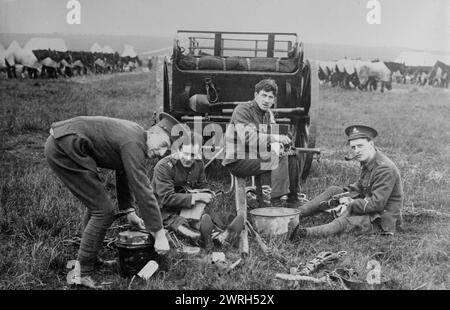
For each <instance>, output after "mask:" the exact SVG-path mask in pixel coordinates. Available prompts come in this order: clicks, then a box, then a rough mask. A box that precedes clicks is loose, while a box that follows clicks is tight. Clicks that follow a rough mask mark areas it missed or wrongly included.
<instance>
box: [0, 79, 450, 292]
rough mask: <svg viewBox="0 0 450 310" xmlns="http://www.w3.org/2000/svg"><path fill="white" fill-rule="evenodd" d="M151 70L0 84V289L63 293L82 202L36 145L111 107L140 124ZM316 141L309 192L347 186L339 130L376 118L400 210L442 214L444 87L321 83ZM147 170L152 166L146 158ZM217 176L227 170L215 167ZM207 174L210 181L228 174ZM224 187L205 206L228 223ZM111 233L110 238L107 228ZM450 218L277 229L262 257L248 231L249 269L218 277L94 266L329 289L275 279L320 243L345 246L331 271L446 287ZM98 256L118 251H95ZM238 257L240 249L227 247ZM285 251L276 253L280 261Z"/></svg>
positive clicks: (149, 108)
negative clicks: (314, 230)
mask: <svg viewBox="0 0 450 310" xmlns="http://www.w3.org/2000/svg"><path fill="white" fill-rule="evenodd" d="M154 84H155V79H154V75H152V74H151V73H133V74H117V75H114V76H112V75H106V76H102V77H89V78H84V79H80V78H78V79H73V80H56V81H47V80H37V81H31V80H23V81H16V80H13V81H8V80H2V81H1V83H0V130H1V134H0V157H1V159H0V165H1V167H0V170H1V174H0V289H65V288H67V284H66V269H65V264H66V262H67V261H68V260H70V259H74V258H75V257H76V251H77V247H76V246H72V245H71V244H68V243H67V242H65V240H66V239H70V238H72V237H75V236H79V235H80V232H79V228H80V218H81V215H82V209H83V206H82V205H81V203H80V202H79V201H78V200H77V199H76V198H74V197H73V195H72V194H71V193H70V192H69V191H68V190H67V189H66V188H65V187H64V186H63V185H62V183H61V182H60V181H59V180H58V179H57V178H56V177H55V175H54V174H53V173H52V172H51V171H50V169H49V168H48V166H47V164H46V162H45V158H44V156H43V144H44V143H45V140H46V138H47V136H48V134H47V133H48V129H49V126H50V124H51V123H52V122H53V121H57V120H62V119H66V118H69V117H73V116H76V115H107V116H113V117H119V118H125V119H130V120H133V121H136V122H138V123H140V124H142V125H143V126H145V127H148V126H149V125H150V124H151V120H152V115H153V113H152V112H153V111H157V110H158V111H159V110H160V109H161V107H159V106H156V104H155V98H156V97H157V94H156V88H155V87H154V86H152V85H154ZM320 100H321V103H322V106H321V114H320V119H318V120H317V121H318V132H319V136H318V137H317V146H318V147H321V148H322V149H323V150H324V154H323V156H322V159H321V161H320V162H319V163H317V162H314V164H313V171H312V173H311V175H310V177H309V179H308V180H307V182H306V183H305V184H304V185H303V190H302V191H303V192H304V193H306V195H307V196H308V197H309V198H311V197H313V196H314V195H317V194H318V193H319V192H321V191H322V190H323V189H325V188H326V187H327V186H329V185H333V184H341V185H343V184H348V183H350V182H353V181H354V180H355V179H356V178H357V176H358V166H357V165H356V164H355V163H348V162H345V161H343V156H344V154H345V152H346V149H345V137H344V135H343V129H344V128H345V127H346V126H348V125H350V124H353V123H363V124H369V125H373V126H374V127H375V128H376V129H377V130H378V132H379V134H380V137H379V138H378V140H377V145H378V146H379V147H380V148H382V149H383V150H384V151H385V153H387V154H388V156H389V157H391V158H392V159H393V160H394V161H395V162H396V163H397V165H398V167H399V168H400V171H401V174H402V177H403V180H404V190H405V195H406V199H405V209H406V210H414V209H416V208H426V209H433V210H436V211H441V212H448V207H449V202H450V186H449V184H450V177H449V175H450V122H449V121H448V117H449V116H450V93H449V92H448V91H445V90H442V89H434V88H417V87H414V86H409V85H408V86H401V85H394V90H392V91H391V92H386V93H384V94H381V93H379V92H374V93H361V92H359V91H345V90H341V89H338V88H331V87H328V86H321V93H320ZM149 173H151V163H149ZM223 175H224V174H223ZM223 175H222V174H220V173H219V174H217V173H215V174H214V175H213V174H211V173H210V177H211V184H212V187H213V188H215V189H218V188H222V189H223V188H225V187H226V186H228V182H229V180H228V178H226V179H222V178H221V177H220V176H223ZM102 177H103V178H104V179H105V184H106V188H107V189H108V190H109V191H110V193H111V195H112V196H113V197H114V195H115V194H114V192H115V190H114V189H115V185H114V176H113V174H112V173H111V172H109V171H103V172H102ZM232 201H233V199H232V195H231V194H230V195H226V196H225V197H222V198H219V199H218V201H217V202H216V204H215V205H214V206H213V207H212V208H213V209H214V210H216V211H217V212H218V213H219V214H220V216H221V217H222V218H223V219H224V220H226V217H227V216H226V214H227V213H232V212H233V210H234V206H233V204H232ZM328 220H329V219H328V218H326V217H324V216H318V217H316V218H313V219H308V220H304V221H303V222H302V223H303V224H304V225H305V226H309V225H315V224H320V223H324V222H326V221H328ZM115 232H116V231H114V230H111V231H109V233H108V236H110V237H112V236H114V233H115ZM449 235H450V226H449V219H448V218H443V217H435V216H433V217H431V216H412V215H406V216H405V227H404V230H403V231H401V232H399V233H398V234H397V235H396V236H395V237H390V238H389V237H376V236H353V235H350V236H349V235H345V236H339V237H332V238H326V239H313V240H302V241H298V242H296V243H290V242H288V241H286V240H284V239H283V237H278V238H272V239H270V240H269V239H266V241H267V242H268V244H269V245H270V246H271V247H272V249H273V251H274V252H275V253H278V254H279V255H278V256H264V255H263V253H262V252H261V251H260V250H259V248H258V247H257V245H256V243H255V242H254V241H253V240H252V239H251V240H250V241H251V242H250V246H251V253H250V256H249V257H248V259H247V262H246V264H245V265H241V266H239V267H237V268H236V269H235V270H233V271H231V273H229V274H226V275H219V274H218V273H217V271H216V270H215V269H214V268H212V266H211V265H209V264H207V263H204V262H202V261H201V260H200V259H199V258H198V257H197V258H195V257H185V256H182V255H181V254H176V253H172V254H171V255H170V258H169V262H170V266H171V268H170V269H169V271H167V272H160V273H158V274H157V275H156V276H154V277H153V278H152V279H151V280H150V281H149V282H148V283H145V282H143V281H142V280H140V279H135V280H134V281H133V282H132V283H130V279H124V278H121V277H120V276H119V275H118V274H117V272H116V271H110V270H101V271H99V273H98V274H97V275H96V277H97V278H98V279H99V280H101V281H105V282H109V285H107V287H108V288H112V289H127V288H132V289H143V288H144V289H145V288H147V289H194V290H197V289H315V288H317V289H327V288H329V286H327V285H318V284H310V283H300V284H298V285H292V284H290V283H287V282H284V281H281V280H276V279H275V273H277V272H289V268H290V267H295V266H297V265H299V264H300V263H302V262H305V261H307V260H310V259H312V258H314V256H315V255H316V254H318V253H319V252H320V251H325V250H327V251H341V250H345V251H347V252H348V254H347V255H346V256H345V257H344V258H343V259H342V260H340V261H339V262H338V263H336V264H335V265H333V266H331V267H330V268H335V267H352V268H353V269H355V270H356V271H357V272H358V273H359V279H361V280H364V279H365V278H366V274H367V272H368V270H367V269H366V266H367V262H368V261H369V260H370V259H372V258H376V259H377V260H378V261H379V262H380V263H381V277H382V280H387V279H393V280H395V283H396V284H395V288H400V289H415V288H421V289H449V288H450V279H449V275H450V262H449V255H450V240H449V238H448V236H449ZM102 255H103V256H105V257H113V256H115V255H116V253H115V251H113V250H110V249H108V248H106V247H105V248H104V250H102ZM226 255H227V257H228V258H229V259H230V260H232V261H234V260H235V259H236V258H237V255H238V254H237V249H236V247H230V248H228V249H226ZM280 256H281V257H283V258H284V259H279V257H280ZM277 257H278V258H277Z"/></svg>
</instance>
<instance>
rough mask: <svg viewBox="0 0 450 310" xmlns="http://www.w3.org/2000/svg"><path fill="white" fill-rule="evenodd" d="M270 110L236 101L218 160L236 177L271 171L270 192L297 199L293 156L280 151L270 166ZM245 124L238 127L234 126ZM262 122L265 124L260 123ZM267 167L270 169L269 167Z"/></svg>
mask: <svg viewBox="0 0 450 310" xmlns="http://www.w3.org/2000/svg"><path fill="white" fill-rule="evenodd" d="M274 123H275V119H274V117H273V114H272V113H271V112H269V111H263V110H261V109H260V108H259V107H258V104H257V103H256V101H255V100H253V101H249V102H245V103H242V104H240V105H238V106H237V107H236V108H235V109H234V111H233V114H232V116H231V121H230V124H231V125H233V126H228V128H227V131H226V134H225V143H226V144H225V158H224V160H223V161H222V164H223V165H224V166H226V167H227V168H228V170H229V171H230V172H231V174H233V175H235V176H237V177H248V176H254V175H259V174H262V173H267V172H271V187H272V191H271V196H272V198H279V197H281V196H283V195H286V194H288V199H289V200H292V201H296V200H297V193H298V182H299V167H298V161H297V158H296V157H295V156H287V155H283V156H282V157H281V158H279V162H278V166H277V167H276V168H275V169H273V170H272V169H271V168H270V166H271V165H270V164H269V162H270V151H269V152H268V151H267V150H268V145H270V143H271V142H275V141H273V140H272V139H271V136H270V130H271V125H273V124H274ZM238 125H240V126H248V127H247V128H246V129H247V130H245V131H244V130H241V129H243V128H238V127H237V126H238ZM260 125H266V126H260ZM270 170H271V171H270Z"/></svg>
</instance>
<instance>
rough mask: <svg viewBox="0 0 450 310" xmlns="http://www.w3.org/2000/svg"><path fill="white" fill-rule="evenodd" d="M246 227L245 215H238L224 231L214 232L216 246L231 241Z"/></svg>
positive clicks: (213, 238)
mask: <svg viewBox="0 0 450 310" xmlns="http://www.w3.org/2000/svg"><path fill="white" fill-rule="evenodd" d="M243 229H244V216H243V215H242V214H239V215H237V216H236V217H235V218H234V220H233V221H232V222H231V223H230V225H228V227H227V229H225V230H224V231H223V232H217V233H213V236H212V240H213V242H214V244H215V245H216V246H222V245H224V244H226V243H231V241H232V240H234V239H235V238H236V237H237V236H239V234H240V233H241V231H242V230H243Z"/></svg>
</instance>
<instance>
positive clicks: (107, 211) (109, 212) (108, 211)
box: [98, 206, 115, 224]
mask: <svg viewBox="0 0 450 310" xmlns="http://www.w3.org/2000/svg"><path fill="white" fill-rule="evenodd" d="M114 214H115V213H114V209H113V208H112V207H110V206H108V207H104V208H102V209H101V211H100V212H99V214H98V216H99V217H100V218H101V219H102V221H103V222H105V223H109V224H110V223H112V222H113V221H114Z"/></svg>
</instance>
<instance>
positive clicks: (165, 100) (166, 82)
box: [163, 57, 171, 113]
mask: <svg viewBox="0 0 450 310" xmlns="http://www.w3.org/2000/svg"><path fill="white" fill-rule="evenodd" d="M163 71H164V79H163V87H164V89H163V107H164V111H165V112H167V113H170V110H171V109H170V83H169V69H168V65H167V59H166V58H165V57H164V68H163Z"/></svg>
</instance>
